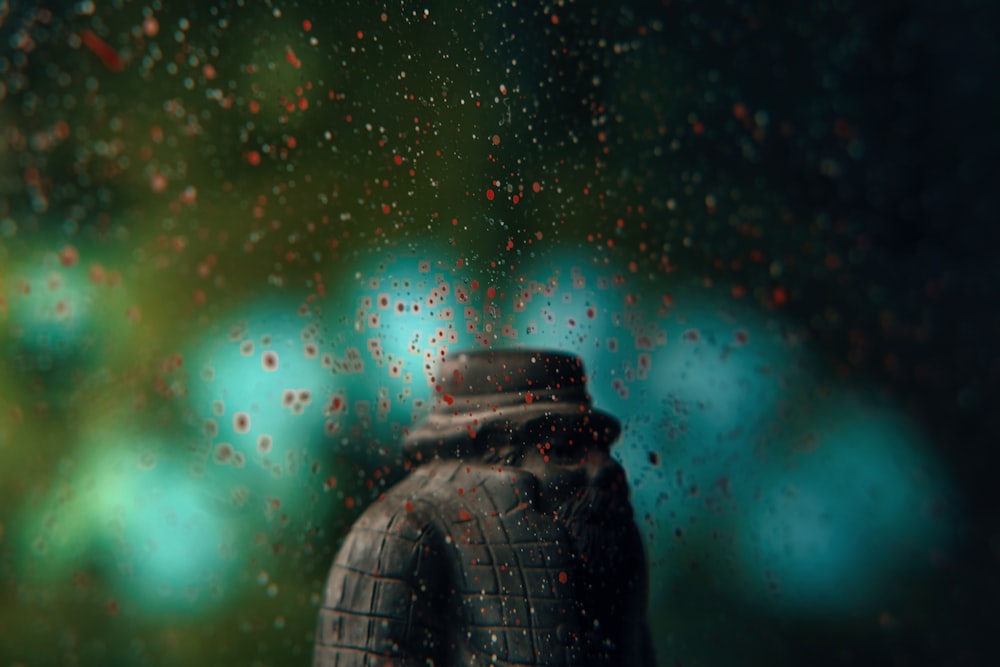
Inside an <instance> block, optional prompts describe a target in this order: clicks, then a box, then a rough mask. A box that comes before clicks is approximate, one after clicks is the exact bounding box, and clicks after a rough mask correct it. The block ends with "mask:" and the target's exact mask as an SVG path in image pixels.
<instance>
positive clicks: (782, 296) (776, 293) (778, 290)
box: [771, 286, 788, 306]
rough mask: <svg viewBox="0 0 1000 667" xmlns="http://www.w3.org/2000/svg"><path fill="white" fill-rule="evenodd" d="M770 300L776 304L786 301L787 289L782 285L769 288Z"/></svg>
mask: <svg viewBox="0 0 1000 667" xmlns="http://www.w3.org/2000/svg"><path fill="white" fill-rule="evenodd" d="M771 300H772V301H773V302H774V305H776V306H783V305H785V304H786V303H788V290H786V289H785V288H784V287H780V286H779V287H775V288H774V289H773V290H771Z"/></svg>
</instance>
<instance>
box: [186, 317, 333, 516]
mask: <svg viewBox="0 0 1000 667" xmlns="http://www.w3.org/2000/svg"><path fill="white" fill-rule="evenodd" d="M191 346H192V349H191V351H190V352H189V353H188V354H187V355H185V357H186V360H187V361H186V363H185V366H186V367H187V368H188V372H189V376H188V391H189V395H188V397H187V403H188V406H189V409H190V414H191V421H192V427H193V429H194V431H196V436H195V438H196V440H197V442H198V443H199V444H198V445H197V447H196V451H195V453H194V461H193V463H192V465H191V472H192V474H194V475H195V476H201V475H204V476H205V477H206V479H208V480H210V481H211V483H213V484H214V485H216V488H217V490H218V492H219V493H221V494H223V495H226V496H228V497H229V500H230V502H231V503H232V504H233V505H234V506H236V507H245V508H247V509H248V510H249V511H254V512H258V511H259V513H261V514H262V513H264V512H270V511H279V512H280V513H287V512H291V513H293V514H296V515H299V514H303V513H307V512H309V511H311V510H314V509H316V508H315V504H316V503H317V502H319V498H320V496H319V495H318V494H320V493H321V491H322V489H321V488H319V487H320V484H321V481H320V480H319V475H318V472H319V471H320V469H321V468H322V462H323V461H324V460H326V459H327V458H328V457H330V455H331V452H332V450H333V449H334V448H335V447H336V446H337V443H339V442H341V440H342V439H343V437H344V434H343V433H342V418H343V415H344V412H345V408H344V406H345V405H346V400H347V399H346V392H347V386H346V383H345V382H344V380H343V378H342V377H341V376H339V375H338V374H337V369H336V360H335V359H334V357H333V355H331V354H330V353H329V351H328V350H327V347H326V341H325V338H324V332H323V327H322V324H321V322H320V320H319V319H318V318H316V317H315V316H313V315H312V314H311V312H310V311H309V309H308V308H306V307H304V306H303V307H297V306H296V305H295V303H294V302H293V301H287V300H286V301H277V300H275V301H273V302H270V303H268V302H264V303H261V304H254V305H253V306H252V307H250V308H247V309H246V311H245V312H244V313H243V314H242V315H239V314H237V315H234V316H233V317H231V318H230V319H228V320H222V324H220V326H219V327H215V328H213V329H211V330H210V331H208V332H205V333H202V334H200V335H198V336H197V337H196V339H195V340H194V341H193V342H192V345H191Z"/></svg>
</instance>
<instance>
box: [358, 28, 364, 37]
mask: <svg viewBox="0 0 1000 667" xmlns="http://www.w3.org/2000/svg"><path fill="white" fill-rule="evenodd" d="M364 38H365V33H363V32H361V31H360V30H358V39H364Z"/></svg>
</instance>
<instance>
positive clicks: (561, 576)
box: [559, 572, 569, 584]
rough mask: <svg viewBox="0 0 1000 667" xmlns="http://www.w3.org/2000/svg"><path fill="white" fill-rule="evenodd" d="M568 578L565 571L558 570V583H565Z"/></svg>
mask: <svg viewBox="0 0 1000 667" xmlns="http://www.w3.org/2000/svg"><path fill="white" fill-rule="evenodd" d="M568 579H569V577H568V576H566V573H565V572H560V573H559V583H560V584H565V583H566V581H567V580H568Z"/></svg>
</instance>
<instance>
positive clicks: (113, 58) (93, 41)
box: [80, 29, 125, 72]
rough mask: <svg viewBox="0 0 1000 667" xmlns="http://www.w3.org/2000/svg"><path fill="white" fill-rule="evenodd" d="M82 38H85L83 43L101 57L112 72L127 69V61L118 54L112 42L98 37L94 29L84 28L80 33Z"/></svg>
mask: <svg viewBox="0 0 1000 667" xmlns="http://www.w3.org/2000/svg"><path fill="white" fill-rule="evenodd" d="M80 39H81V40H83V45H84V46H86V47H87V48H88V49H90V51H91V52H93V53H94V55H96V56H97V57H98V58H100V59H101V62H102V63H104V66H105V67H107V68H108V69H109V70H111V71H112V72H121V71H122V70H123V69H125V62H124V61H123V60H122V59H121V56H119V55H118V52H117V51H115V50H114V49H113V48H112V47H111V45H110V44H108V43H107V42H105V41H104V40H103V39H101V38H100V37H98V36H97V35H96V34H95V33H94V31H92V30H89V29H84V30H83V31H82V32H81V33H80Z"/></svg>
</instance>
